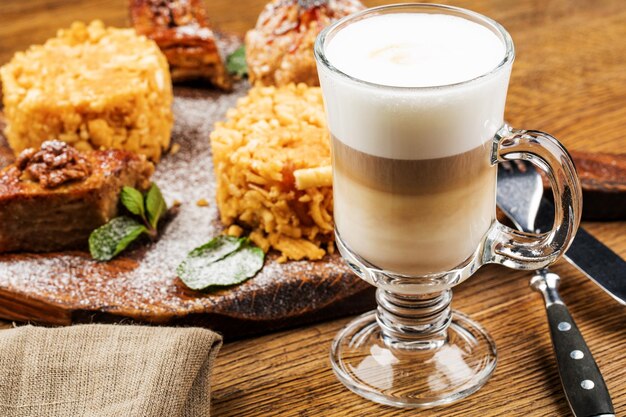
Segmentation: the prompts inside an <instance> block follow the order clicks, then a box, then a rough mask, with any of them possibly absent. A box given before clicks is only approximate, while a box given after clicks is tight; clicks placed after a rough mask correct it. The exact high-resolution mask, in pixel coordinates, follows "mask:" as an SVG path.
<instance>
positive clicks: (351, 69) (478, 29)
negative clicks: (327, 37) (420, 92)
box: [326, 13, 505, 87]
mask: <svg viewBox="0 0 626 417" xmlns="http://www.w3.org/2000/svg"><path fill="white" fill-rule="evenodd" d="M504 54H505V47H504V44H503V43H502V41H501V40H500V39H499V38H498V37H497V36H496V35H495V34H494V33H493V32H492V31H490V30H489V29H487V28H486V27H484V26H481V25H479V24H477V23H474V22H471V21H469V20H467V19H463V18H460V17H456V16H448V15H443V14H409V13H398V14H388V15H384V16H377V17H375V18H369V19H364V20H360V21H357V22H355V23H353V24H351V25H349V26H347V27H345V28H343V29H342V30H340V31H339V32H338V33H337V34H336V35H335V36H334V37H333V39H332V41H331V42H330V43H329V44H328V46H327V47H326V55H327V57H328V59H329V60H330V62H331V63H332V64H333V66H335V68H337V69H339V70H340V71H342V72H344V73H346V74H349V75H351V76H353V77H355V78H358V79H360V80H364V81H369V82H372V83H376V84H382V85H389V86H396V87H432V86H441V85H448V84H454V83H459V82H462V81H467V80H471V79H472V78H476V77H479V76H481V75H483V74H486V73H488V72H489V71H491V70H492V69H494V68H495V67H497V66H498V64H499V63H500V62H501V61H502V59H503V58H504Z"/></svg>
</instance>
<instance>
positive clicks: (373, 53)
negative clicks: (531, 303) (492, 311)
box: [320, 13, 508, 275]
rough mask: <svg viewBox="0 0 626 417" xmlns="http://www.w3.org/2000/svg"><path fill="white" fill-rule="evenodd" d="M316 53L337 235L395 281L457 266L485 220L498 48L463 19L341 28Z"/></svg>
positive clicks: (501, 86) (494, 38) (499, 107)
mask: <svg viewBox="0 0 626 417" xmlns="http://www.w3.org/2000/svg"><path fill="white" fill-rule="evenodd" d="M325 54H326V56H327V58H328V61H329V67H330V68H321V69H320V81H321V84H322V89H323V92H324V100H325V104H326V109H327V116H328V122H329V128H330V131H331V135H332V150H333V168H334V169H333V172H334V183H333V187H334V201H335V211H334V216H335V225H336V230H337V237H338V239H341V243H342V244H343V246H344V247H346V248H347V249H348V250H350V251H351V252H353V253H354V254H356V255H358V256H359V257H361V258H362V259H364V260H365V261H367V262H368V263H370V264H372V265H374V266H375V267H378V268H381V269H384V270H387V271H390V272H394V273H399V274H406V275H425V274H430V273H440V272H446V271H449V270H452V269H454V268H455V267H460V266H461V265H463V264H464V262H466V261H467V260H468V259H470V258H471V257H472V255H473V254H474V251H475V250H476V248H477V247H479V246H480V242H481V241H482V240H483V238H484V236H485V234H486V233H487V232H488V230H489V228H490V226H491V224H492V222H493V221H494V218H495V186H496V169H495V167H494V165H493V164H492V160H491V158H492V156H491V152H492V140H493V136H494V134H495V133H496V131H497V130H498V129H499V128H500V127H501V126H502V125H503V109H504V100H505V97H506V88H507V84H508V72H506V71H500V72H498V71H496V72H492V70H493V69H495V68H496V67H497V66H498V65H499V63H500V62H501V61H502V59H503V58H504V55H505V46H504V44H503V42H502V40H501V39H500V38H499V37H498V35H496V34H495V33H493V32H491V31H490V30H489V29H487V28H486V27H484V26H482V25H480V24H477V23H474V22H472V21H470V20H467V19H465V18H461V17H455V16H450V15H441V14H427V13H424V14H418V13H412V14H403V13H397V14H386V15H379V16H376V15H374V16H370V17H368V18H365V19H362V20H360V21H356V22H353V23H351V24H350V25H349V26H347V27H345V28H342V29H341V30H340V31H338V32H337V33H336V34H335V35H334V37H333V38H332V39H328V40H327V42H326V47H325ZM334 72H338V73H343V74H345V75H348V77H345V76H337V74H335V73H334ZM469 80H473V81H472V82H471V83H465V81H469Z"/></svg>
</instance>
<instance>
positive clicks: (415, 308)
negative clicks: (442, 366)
mask: <svg viewBox="0 0 626 417" xmlns="http://www.w3.org/2000/svg"><path fill="white" fill-rule="evenodd" d="M451 301H452V291H450V290H445V291H442V292H440V293H435V294H416V295H402V294H394V293H392V292H389V291H385V290H383V289H380V288H379V289H378V290H377V291H376V302H377V303H378V308H377V310H376V321H377V322H378V325H379V326H380V330H381V334H382V339H383V341H384V342H385V344H386V345H387V346H388V347H390V348H394V349H408V350H427V349H437V348H440V347H441V346H443V344H444V343H446V341H447V339H448V335H447V330H448V326H449V325H450V322H451V320H452V309H451V308H450V302H451Z"/></svg>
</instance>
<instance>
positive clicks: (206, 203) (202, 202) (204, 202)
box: [196, 198, 209, 207]
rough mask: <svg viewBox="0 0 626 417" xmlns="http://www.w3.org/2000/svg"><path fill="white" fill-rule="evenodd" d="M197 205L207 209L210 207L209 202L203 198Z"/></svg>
mask: <svg viewBox="0 0 626 417" xmlns="http://www.w3.org/2000/svg"><path fill="white" fill-rule="evenodd" d="M196 205H197V206H198V207H207V206H208V205H209V202H208V201H206V199H204V198H201V199H200V200H198V201H196Z"/></svg>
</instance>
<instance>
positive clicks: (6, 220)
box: [0, 140, 154, 252]
mask: <svg viewBox="0 0 626 417" xmlns="http://www.w3.org/2000/svg"><path fill="white" fill-rule="evenodd" d="M153 171H154V166H153V165H152V164H151V163H150V162H148V161H147V160H146V158H145V157H144V156H141V155H136V154H134V153H132V152H128V151H123V150H115V149H111V150H105V151H91V152H84V153H83V152H79V151H78V150H76V149H75V148H73V147H71V146H69V145H68V144H67V143H64V142H61V141H56V140H54V141H47V142H44V143H43V144H42V145H41V148H38V149H33V148H29V149H26V150H24V151H23V152H22V153H21V154H20V155H19V156H18V158H17V160H16V162H15V163H14V164H12V165H9V166H8V167H6V168H5V169H4V170H2V171H0V252H12V251H31V252H46V251H55V250H63V249H75V248H81V247H85V246H86V244H87V239H88V237H89V234H90V233H91V232H92V231H93V230H94V229H95V228H97V227H99V226H101V225H103V224H104V223H106V222H107V221H109V220H110V219H111V218H113V217H114V216H115V215H116V214H117V210H118V201H119V194H120V190H121V189H122V187H123V186H125V185H127V186H130V187H136V188H139V189H147V187H148V186H149V184H150V176H151V175H152V172H153Z"/></svg>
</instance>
